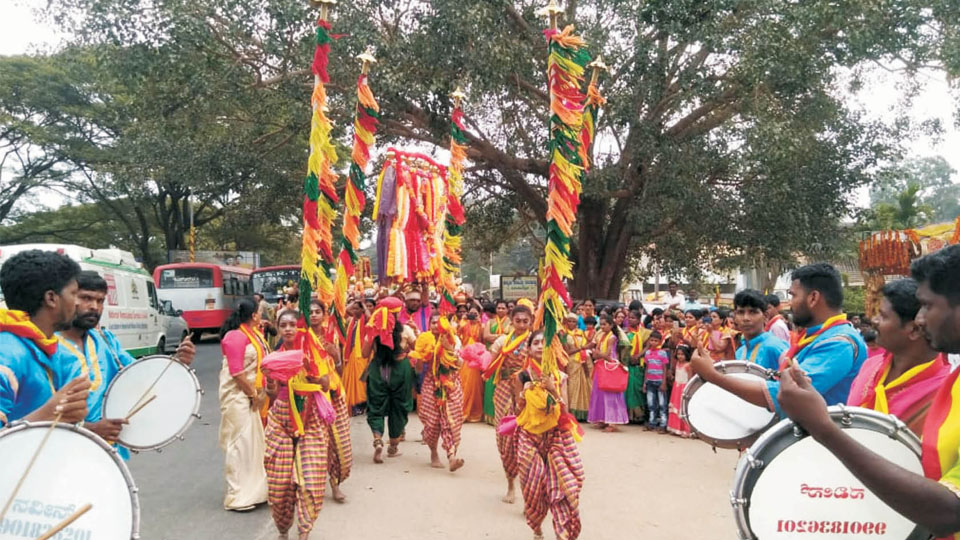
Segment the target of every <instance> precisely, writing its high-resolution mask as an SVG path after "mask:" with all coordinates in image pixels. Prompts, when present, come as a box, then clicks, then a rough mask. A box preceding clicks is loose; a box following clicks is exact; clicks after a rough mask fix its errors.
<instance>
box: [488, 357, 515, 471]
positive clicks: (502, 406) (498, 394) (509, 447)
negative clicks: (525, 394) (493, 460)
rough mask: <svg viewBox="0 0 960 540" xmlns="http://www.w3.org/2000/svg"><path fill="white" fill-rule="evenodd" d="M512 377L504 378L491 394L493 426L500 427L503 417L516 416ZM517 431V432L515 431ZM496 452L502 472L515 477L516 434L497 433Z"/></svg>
mask: <svg viewBox="0 0 960 540" xmlns="http://www.w3.org/2000/svg"><path fill="white" fill-rule="evenodd" d="M513 384H514V377H513V376H509V377H507V376H504V377H503V378H502V379H500V382H499V383H497V388H496V390H494V392H493V408H494V416H493V421H494V423H493V425H494V427H496V426H499V425H500V420H502V419H503V417H504V416H510V415H512V414H516V405H515V404H514V400H515V395H514V392H513ZM517 431H519V430H517ZM497 450H499V451H500V462H501V463H502V464H503V471H504V472H505V473H506V474H507V478H516V477H517V435H516V432H514V433H512V434H510V435H500V434H499V433H497Z"/></svg>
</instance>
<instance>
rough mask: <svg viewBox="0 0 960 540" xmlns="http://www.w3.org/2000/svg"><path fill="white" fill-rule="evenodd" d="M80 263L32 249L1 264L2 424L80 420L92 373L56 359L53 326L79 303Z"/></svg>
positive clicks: (84, 413)
mask: <svg viewBox="0 0 960 540" xmlns="http://www.w3.org/2000/svg"><path fill="white" fill-rule="evenodd" d="M79 273H80V266H79V265H78V264H77V263H76V262H74V261H72V260H70V259H69V258H67V257H66V256H65V255H60V254H58V253H54V252H52V251H41V250H37V249H34V250H30V251H24V252H21V253H18V254H16V255H14V256H13V257H11V258H10V259H9V260H7V262H5V263H4V264H3V268H0V289H2V290H3V291H4V294H5V297H6V298H5V300H6V303H7V306H8V307H9V309H4V310H0V427H3V426H6V425H7V424H8V423H10V422H13V421H15V420H21V419H24V420H29V421H32V422H40V421H44V420H59V421H62V422H71V423H72V422H80V421H82V420H83V419H84V417H86V416H87V396H88V395H89V392H90V379H88V378H87V377H86V376H83V375H82V374H81V373H80V369H79V366H78V365H76V364H74V363H72V362H71V363H69V364H64V363H62V362H58V361H57V360H58V356H57V349H58V344H57V338H56V336H54V331H55V330H56V329H57V328H61V327H63V326H64V325H66V324H69V323H70V321H71V320H72V319H73V315H74V313H75V311H76V309H77V299H76V296H77V274H79Z"/></svg>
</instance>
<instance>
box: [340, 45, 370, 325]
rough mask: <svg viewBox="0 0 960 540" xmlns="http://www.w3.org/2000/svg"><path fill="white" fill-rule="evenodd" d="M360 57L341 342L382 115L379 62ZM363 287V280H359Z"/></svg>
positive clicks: (347, 194)
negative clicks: (376, 79) (374, 68)
mask: <svg viewBox="0 0 960 540" xmlns="http://www.w3.org/2000/svg"><path fill="white" fill-rule="evenodd" d="M357 59H359V60H360V65H361V67H360V77H359V78H358V79H357V110H356V113H355V114H354V117H353V152H352V154H351V162H350V175H349V178H348V179H347V182H346V185H345V186H344V188H343V203H344V212H343V227H342V229H341V230H342V232H343V245H342V247H341V249H340V255H339V256H338V257H337V278H336V281H335V282H334V301H333V304H334V307H335V308H336V311H335V313H336V319H337V331H338V332H339V333H340V338H341V342H342V341H343V339H344V337H345V332H346V329H347V327H346V320H347V289H348V287H349V283H350V276H352V275H354V266H355V265H356V264H357V250H358V249H359V248H360V215H361V214H362V213H363V207H364V205H365V204H366V198H365V197H364V195H363V190H364V184H365V181H364V178H365V174H366V169H367V163H368V162H369V161H370V147H371V145H373V142H374V134H376V132H377V124H378V123H379V119H380V106H379V105H377V100H376V99H374V97H373V92H371V91H370V86H368V84H367V82H368V78H367V75H368V73H369V71H370V66H371V65H373V64H375V63H376V62H377V59H376V58H374V57H373V51H372V50H371V49H367V50H366V51H365V52H364V53H363V54H361V55H359V56H357ZM358 285H359V286H360V287H361V288H362V284H361V283H358Z"/></svg>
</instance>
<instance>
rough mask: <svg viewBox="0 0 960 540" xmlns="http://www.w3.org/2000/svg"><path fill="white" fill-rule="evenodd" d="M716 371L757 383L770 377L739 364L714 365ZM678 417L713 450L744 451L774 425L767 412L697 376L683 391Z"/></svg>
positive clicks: (767, 372) (751, 365)
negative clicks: (712, 447)
mask: <svg viewBox="0 0 960 540" xmlns="http://www.w3.org/2000/svg"><path fill="white" fill-rule="evenodd" d="M716 368H717V371H719V372H721V373H725V374H727V375H730V376H732V377H737V378H740V379H747V380H752V381H757V382H765V381H767V380H769V379H771V378H773V376H774V373H773V372H772V371H770V370H767V369H764V368H762V367H760V366H759V365H757V364H755V363H753V362H746V361H743V360H729V361H724V362H718V363H717V364H716ZM680 415H681V417H682V418H683V419H684V420H685V421H686V422H687V424H689V425H690V431H692V432H693V433H695V434H696V435H697V438H698V439H700V440H702V441H704V442H706V443H708V444H710V445H713V446H714V447H717V448H735V449H743V448H746V447H748V446H750V444H751V443H753V441H755V440H756V439H757V437H759V436H760V434H761V433H763V432H764V431H765V430H767V429H768V428H770V427H771V426H773V425H774V424H775V423H776V422H777V417H776V415H775V414H774V413H773V412H771V411H770V410H768V409H766V408H765V407H758V406H756V405H754V404H752V403H750V402H748V401H746V400H744V399H742V398H740V397H738V396H736V395H734V394H732V393H730V392H727V391H726V390H724V389H723V388H720V387H719V386H717V385H715V384H710V383H708V382H706V381H704V380H703V379H702V378H700V376H699V375H696V376H694V377H693V378H692V379H690V382H688V383H687V385H686V386H685V387H684V389H683V404H682V406H681V411H680Z"/></svg>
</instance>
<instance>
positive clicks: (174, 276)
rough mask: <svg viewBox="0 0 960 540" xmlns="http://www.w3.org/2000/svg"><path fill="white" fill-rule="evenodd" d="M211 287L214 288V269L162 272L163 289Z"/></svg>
mask: <svg viewBox="0 0 960 540" xmlns="http://www.w3.org/2000/svg"><path fill="white" fill-rule="evenodd" d="M224 285H226V282H224ZM211 287H213V269H212V268H165V269H163V271H162V272H160V288H161V289H209V288H211Z"/></svg>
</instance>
